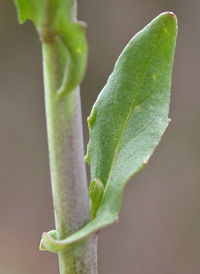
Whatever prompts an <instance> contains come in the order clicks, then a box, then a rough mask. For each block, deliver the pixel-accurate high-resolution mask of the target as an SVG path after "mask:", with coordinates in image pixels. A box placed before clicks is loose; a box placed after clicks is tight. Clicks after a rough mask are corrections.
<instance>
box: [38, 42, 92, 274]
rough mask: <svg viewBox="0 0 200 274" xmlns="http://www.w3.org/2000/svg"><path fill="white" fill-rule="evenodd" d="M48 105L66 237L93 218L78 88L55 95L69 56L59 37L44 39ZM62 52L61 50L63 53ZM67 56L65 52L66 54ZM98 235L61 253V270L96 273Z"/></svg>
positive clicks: (58, 212) (60, 227)
mask: <svg viewBox="0 0 200 274" xmlns="http://www.w3.org/2000/svg"><path fill="white" fill-rule="evenodd" d="M42 47H43V66H44V85H45V106H46V119H47V134H48V145H49V157H50V170H51V182H52V193H53V204H54V213H55V224H56V231H57V237H58V239H59V240H60V239H64V238H66V237H68V236H69V235H71V234H73V233H74V232H76V231H78V230H79V229H80V228H82V227H83V226H84V225H85V224H86V223H88V222H89V221H90V211H89V203H88V201H89V199H88V187H87V178H86V171H85V164H84V160H83V157H84V151H83V136H82V124H81V108H80V94H79V88H77V89H76V90H74V91H72V92H71V93H69V94H67V95H66V96H64V97H62V98H60V99H56V91H57V90H58V88H59V86H60V83H61V80H62V76H63V71H64V64H65V62H66V60H64V61H63V60H62V59H63V52H64V49H63V48H62V46H61V42H60V41H59V39H58V38H55V37H54V38H52V39H51V40H49V41H46V42H45V41H43V42H42ZM61 52H62V54H61ZM65 57H66V55H65ZM96 242H97V239H96V236H95V235H92V236H90V237H88V238H87V239H86V240H84V241H82V242H80V243H79V244H77V245H75V246H74V247H73V248H71V249H70V250H69V251H66V252H63V253H59V265H60V273H61V274H75V273H76V274H77V273H82V274H86V273H87V274H89V273H91V274H93V273H94V274H96V273H97V263H96V244H97V243H96Z"/></svg>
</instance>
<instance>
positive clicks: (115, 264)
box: [0, 0, 200, 274]
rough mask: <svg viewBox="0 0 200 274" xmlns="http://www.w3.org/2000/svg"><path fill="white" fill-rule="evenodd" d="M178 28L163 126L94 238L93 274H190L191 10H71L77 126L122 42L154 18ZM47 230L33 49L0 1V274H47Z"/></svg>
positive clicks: (34, 42) (196, 191) (196, 236)
mask: <svg viewBox="0 0 200 274" xmlns="http://www.w3.org/2000/svg"><path fill="white" fill-rule="evenodd" d="M166 10H170V11H173V12H175V13H176V15H177V17H178V19H179V36H178V41H177V48H176V57H175V65H174V70H173V84H172V103H171V111H170V118H172V122H171V124H170V126H169V128H168V130H167V132H166V134H165V135H164V137H163V139H162V142H161V144H160V145H159V147H158V148H157V150H156V152H155V154H154V155H153V157H152V159H151V160H150V163H149V165H148V167H147V168H146V169H145V170H143V171H142V172H141V173H139V174H138V175H137V176H135V177H134V178H133V179H132V180H131V181H130V182H129V184H128V185H127V187H126V189H125V193H124V199H123V205H122V209H121V213H120V222H119V223H118V224H115V225H113V226H111V227H109V228H106V229H105V230H103V231H102V232H101V233H100V238H99V245H98V265H99V273H100V274H114V273H115V274H122V273H126V274H132V273H133V274H179V273H180V274H199V273H200V168H199V164H200V144H199V139H200V138H199V136H200V119H199V114H200V96H199V94H200V92H199V87H200V75H199V71H200V31H199V30H200V1H199V0H196V1H195V0H191V1H188V0H174V1H169V0H168V1H167V0H153V1H148V0H132V1H131V0H101V1H97V0H85V1H83V0H80V1H79V19H81V20H84V21H86V22H87V23H88V29H87V37H88V42H89V46H90V55H89V65H88V70H87V75H86V78H85V80H84V83H83V84H82V103H83V121H84V132H85V143H87V141H88V130H87V124H86V118H87V116H88V115H89V113H90V109H91V107H92V104H93V103H94V101H95V99H96V97H97V95H98V93H99V92H100V90H101V88H102V87H103V86H104V84H105V83H106V80H107V77H108V75H109V74H110V73H111V71H112V69H113V66H114V62H115V60H116V58H117V56H118V55H119V54H120V52H121V51H122V49H123V47H124V46H125V45H126V44H127V42H128V41H129V40H130V38H131V37H132V36H133V35H134V34H135V33H136V32H137V31H139V30H140V29H141V28H143V27H144V26H145V25H146V24H147V23H149V22H150V21H151V20H152V19H153V18H154V17H155V16H157V15H158V14H159V13H160V12H163V11H166ZM53 227H54V219H53V208H52V201H51V189H50V179H49V166H48V154H47V142H46V129H45V117H44V99H43V83H42V62H41V47H40V43H39V40H38V36H37V33H36V31H35V29H34V27H33V24H32V23H31V22H27V23H26V24H24V25H23V26H20V25H19V24H18V22H17V18H16V13H15V9H14V5H13V3H12V1H9V0H0V274H36V273H37V274H40V273H41V274H42V273H48V274H56V273H58V264H57V255H55V254H50V253H48V252H39V250H38V245H39V240H40V237H41V234H42V232H43V231H47V230H50V229H52V228H53Z"/></svg>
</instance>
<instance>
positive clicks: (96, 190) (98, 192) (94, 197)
mask: <svg viewBox="0 0 200 274" xmlns="http://www.w3.org/2000/svg"><path fill="white" fill-rule="evenodd" d="M103 194H104V185H103V184H102V182H101V180H99V179H94V180H93V181H92V182H91V184H90V187H89V196H90V201H91V217H92V219H94V217H95V215H96V213H97V210H98V208H99V206H100V203H101V200H102V198H103Z"/></svg>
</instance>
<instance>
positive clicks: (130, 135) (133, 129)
mask: <svg viewBox="0 0 200 274" xmlns="http://www.w3.org/2000/svg"><path fill="white" fill-rule="evenodd" d="M176 36H177V20H176V17H175V15H174V14H173V13H171V12H166V13H162V14H160V15H159V16H158V17H157V18H155V19H154V20H153V21H152V22H151V23H150V24H149V25H147V26H146V27H145V28H144V29H143V30H141V31H140V32H139V33H138V34H136V35H135V37H133V39H132V40H131V41H130V42H129V43H128V45H127V46H126V48H125V49H124V50H123V52H122V54H121V55H120V57H119V58H118V60H117V62H116V65H115V68H114V71H113V73H112V74H111V76H110V77H109V79H108V82H107V84H106V86H105V87H104V89H103V90H102V92H101V93H100V95H99V96H98V98H97V101H96V103H95V105H94V107H93V109H92V112H91V115H90V117H89V119H88V124H89V129H90V141H89V144H88V151H87V156H86V161H87V162H88V163H89V164H90V165H91V180H92V181H93V180H94V179H95V178H99V180H101V182H102V183H103V184H104V195H103V198H102V200H101V203H100V206H99V208H98V211H97V213H96V216H95V218H94V219H93V220H92V221H91V222H90V223H88V224H87V225H86V226H85V227H83V228H82V229H81V230H79V231H77V232H76V233H74V234H73V235H71V236H70V237H68V238H67V239H65V240H61V241H56V240H54V239H53V238H52V237H50V235H47V234H45V235H43V239H42V242H43V245H44V246H45V248H47V249H48V250H49V251H52V252H55V250H56V251H57V252H59V251H64V250H67V249H68V248H70V246H71V244H74V243H76V242H77V241H80V240H82V239H84V238H85V237H87V236H89V235H90V234H92V233H95V232H97V231H98V230H100V229H102V228H103V227H106V226H108V225H110V224H112V223H113V222H115V221H117V220H118V213H119V210H120V206H121V200H122V194H123V190H124V187H125V185H126V183H127V181H128V180H129V179H130V178H131V177H132V176H133V175H134V174H136V173H137V172H138V171H140V170H141V169H142V168H144V167H145V166H146V165H147V163H148V160H149V158H150V156H151V155H152V153H153V151H154V149H155V147H156V146H157V145H158V143H159V141H160V139H161V137H162V134H163V133H164V131H165V129H166V127H167V125H168V112H169V101H170V87H171V72H172V65H173V59H174V49H175V43H176Z"/></svg>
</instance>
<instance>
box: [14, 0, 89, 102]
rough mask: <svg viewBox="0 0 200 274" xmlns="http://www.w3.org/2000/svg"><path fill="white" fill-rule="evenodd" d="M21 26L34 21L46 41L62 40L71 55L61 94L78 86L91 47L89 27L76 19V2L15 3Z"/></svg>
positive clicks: (16, 0) (25, 0) (40, 0)
mask: <svg viewBox="0 0 200 274" xmlns="http://www.w3.org/2000/svg"><path fill="white" fill-rule="evenodd" d="M14 3H15V5H16V8H17V12H18V19H19V22H20V23H24V21H25V20H26V19H31V20H32V21H33V22H34V24H35V26H36V28H37V30H38V33H39V35H40V38H41V41H42V42H51V41H52V40H53V39H55V38H56V37H58V38H59V39H60V40H61V41H62V43H63V44H64V46H65V47H66V49H67V51H68V53H69V58H68V59H69V60H68V61H67V62H66V67H65V69H64V72H63V74H64V75H63V80H62V83H61V84H60V88H59V89H58V91H57V97H61V96H63V95H65V94H67V93H69V92H70V91H72V90H73V89H74V88H75V87H76V86H78V85H79V84H80V83H81V81H82V79H83V76H84V74H85V69H86V65H87V54H88V47H87V42H86V38H85V28H86V24H85V23H84V22H77V21H75V20H74V18H73V5H74V0H59V1H58V0H14Z"/></svg>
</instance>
